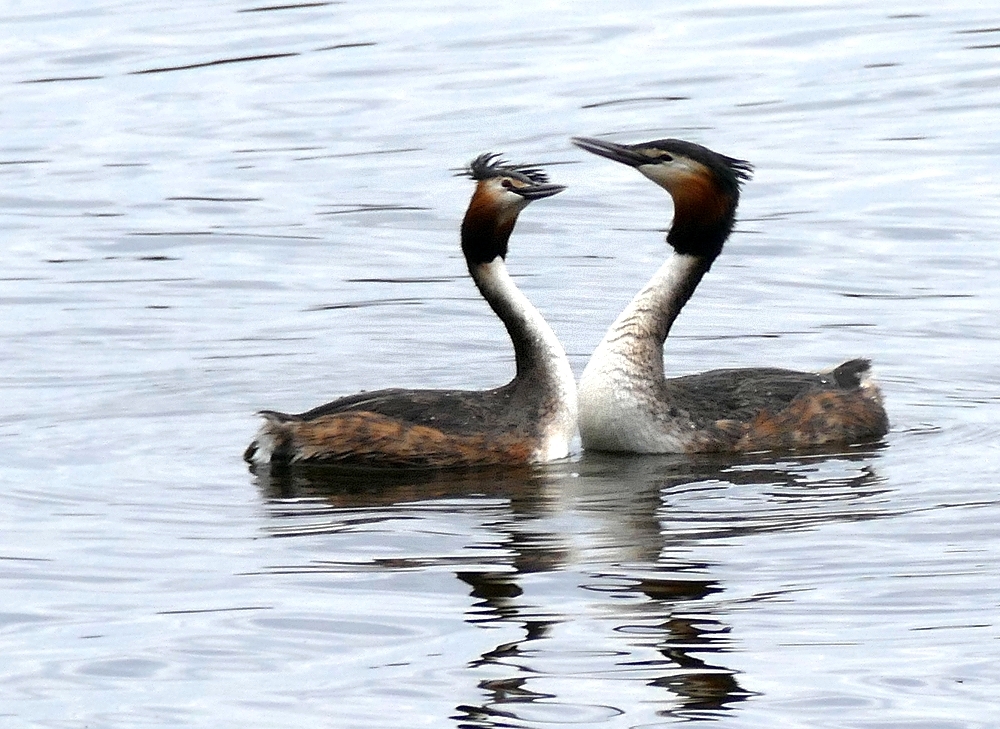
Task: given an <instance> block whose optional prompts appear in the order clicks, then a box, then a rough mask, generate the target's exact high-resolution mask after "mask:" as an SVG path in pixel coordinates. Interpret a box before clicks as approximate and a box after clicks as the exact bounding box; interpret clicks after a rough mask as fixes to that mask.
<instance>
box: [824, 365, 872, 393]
mask: <svg viewBox="0 0 1000 729" xmlns="http://www.w3.org/2000/svg"><path fill="white" fill-rule="evenodd" d="M832 374H833V379H834V380H836V382H837V385H838V387H842V388H843V389H845V390H853V389H855V388H858V387H863V386H865V385H867V384H868V383H869V382H871V380H872V362H871V360H870V359H852V360H848V361H847V362H844V364H842V365H840V366H839V367H835V368H834V369H833V372H832Z"/></svg>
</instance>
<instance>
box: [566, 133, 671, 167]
mask: <svg viewBox="0 0 1000 729" xmlns="http://www.w3.org/2000/svg"><path fill="white" fill-rule="evenodd" d="M570 141H571V142H573V144H575V145H576V146H577V147H579V148H580V149H585V150H587V151H588V152H591V153H593V154H596V155H598V156H599V157H607V158H608V159H611V160H614V161H615V162H621V163H622V164H624V165H628V166H629V167H639V166H640V165H648V164H649V163H650V162H654V161H655V160H652V159H650V158H649V157H647V156H646V155H645V154H643V153H642V152H638V151H636V150H635V148H634V147H631V146H628V145H624V144H615V143H614V142H605V141H604V140H603V139H594V138H593V137H573V138H572V139H571V140H570Z"/></svg>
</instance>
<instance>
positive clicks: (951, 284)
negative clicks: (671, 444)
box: [0, 0, 1000, 729]
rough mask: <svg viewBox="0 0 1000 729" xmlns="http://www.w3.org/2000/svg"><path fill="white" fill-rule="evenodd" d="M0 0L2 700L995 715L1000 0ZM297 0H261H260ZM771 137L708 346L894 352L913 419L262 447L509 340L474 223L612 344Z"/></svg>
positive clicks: (699, 343)
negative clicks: (703, 157)
mask: <svg viewBox="0 0 1000 729" xmlns="http://www.w3.org/2000/svg"><path fill="white" fill-rule="evenodd" d="M282 5H285V4H284V3H267V2H261V3H253V2H246V3H232V2H220V3H211V4H198V3H190V2H180V3H178V2H171V3H160V4H157V3H148V2H131V3H122V2H107V3H103V4H99V3H95V2H90V3H87V2H76V3H67V2H58V3H56V2H45V1H44V0H43V1H42V2H31V3H26V2H9V3H7V4H6V5H4V6H3V7H2V8H0V41H2V42H0V88H2V90H3V92H2V96H0V98H2V100H3V103H2V104H0V240H2V243H3V244H2V245H0V341H2V343H3V345H2V348H0V403H2V405H0V454H2V456H3V458H2V461H0V484H2V488H0V590H2V595H3V602H2V605H0V655H2V656H3V660H2V662H0V725H2V726H4V727H7V726H10V727H18V728H19V727H89V728H91V729H96V728H98V727H125V726H143V727H145V726H151V727H174V726H189V727H212V728H213V729H219V728H225V727H240V728H241V729H245V728H246V727H257V726H260V727H293V726H294V727H296V728H298V727H303V726H330V727H407V728H408V729H410V728H412V727H423V726H426V727H456V728H457V727H461V728H463V729H465V728H467V727H496V728H499V727H524V728H528V727H531V728H534V727H545V726H566V725H570V726H595V727H609V729H610V728H615V729H617V728H618V727H653V726H666V725H671V724H676V723H683V722H692V721H693V722H696V723H698V724H699V725H705V726H709V725H712V726H719V727H726V728H728V727H761V728H767V729H775V728H778V729H781V728H784V727H809V728H810V729H811V728H813V727H837V728H842V727H878V728H880V729H881V728H885V727H903V726H905V727H920V728H921V729H927V728H931V727H933V728H934V729H939V728H940V729H951V728H953V727H955V728H957V727H962V728H965V727H993V726H995V725H996V716H997V715H998V711H1000V703H998V701H997V699H996V697H995V694H996V686H997V685H998V683H1000V669H998V665H1000V660H998V659H1000V627H998V625H1000V587H998V583H997V579H996V576H997V564H998V563H1000V527H998V524H1000V496H998V481H1000V478H998V476H1000V448H998V445H997V443H998V440H1000V364H998V362H1000V345H998V343H997V336H996V333H995V329H996V321H997V311H1000V283H998V281H1000V254H998V252H997V251H998V248H997V243H996V242H997V240H998V239H1000V222H998V221H1000V195H998V192H997V190H998V187H997V183H996V179H997V173H996V170H997V168H998V162H1000V132H998V128H997V124H996V109H997V108H998V103H1000V71H998V70H997V69H998V68H1000V65H998V64H1000V30H998V28H1000V21H998V19H997V16H996V13H995V12H994V11H992V10H990V9H988V8H984V7H980V4H979V3H972V2H965V3H951V4H947V3H946V4H935V5H933V6H932V5H927V6H918V7H916V8H914V6H912V5H909V4H904V3H890V4H882V5H870V4H843V5H811V6H801V5H799V4H794V3H793V4H786V5H780V4H779V5H775V4H759V3H739V2H688V3H670V4H653V3H639V2H632V3H627V2H626V3H616V4H614V5H608V4H602V3H592V2H586V3H547V4H544V5H542V6H541V7H531V6H525V5H523V4H521V5H518V4H509V3H508V4H496V3H471V4H470V3H462V4H458V3H438V4H435V5H428V4H427V3H416V2H411V3H406V2H397V3H388V2H385V3H379V2H364V3H361V2H354V1H353V0H349V1H347V2H330V3H303V4H302V5H300V6H298V7H284V8H282V7H279V6H282ZM269 7H270V8H271V9H268V8H269ZM574 134H583V135H592V136H593V135H605V134H607V135H610V137H611V138H612V139H615V140H617V141H622V142H634V141H644V140H647V139H654V138H659V137H665V136H676V137H681V138H686V139H691V140H693V141H697V142H701V143H703V144H707V145H709V146H711V147H713V148H715V149H717V150H719V151H722V152H724V153H727V154H730V155H733V156H737V157H743V158H746V159H749V160H751V161H752V162H754V163H755V164H756V166H757V172H756V175H755V178H754V180H753V181H752V182H751V183H749V184H748V185H747V186H746V189H745V193H744V198H743V203H742V205H741V209H740V223H739V226H738V232H737V233H736V234H735V235H734V236H733V238H732V240H731V241H730V243H729V244H728V246H727V249H726V251H725V252H724V253H723V256H722V258H720V259H719V261H718V262H717V263H716V265H715V266H714V267H713V270H712V272H711V273H710V275H709V276H708V277H707V278H706V280H705V281H704V283H703V284H702V286H701V287H700V288H699V290H698V293H697V294H696V296H695V298H694V299H693V300H692V302H691V304H690V305H689V307H688V308H687V309H686V310H685V312H684V314H683V316H682V318H681V320H680V321H679V323H678V325H677V327H676V328H675V330H674V332H673V333H672V334H671V340H670V343H669V344H668V348H667V349H668V355H667V364H668V368H669V369H670V370H671V371H672V372H675V373H682V372H694V371H699V370H703V369H710V368H713V367H722V366H746V365H760V364H775V365H782V366H791V367H796V368H800V369H808V368H821V367H827V366H831V365H834V364H837V363H838V362H840V361H842V360H844V359H847V358H849V357H855V356H868V357H871V358H872V359H873V360H874V362H875V365H876V368H877V373H878V377H879V379H880V381H881V383H882V385H883V388H884V391H885V395H886V399H887V406H888V409H889V412H890V416H891V419H892V425H893V427H892V432H891V433H890V435H889V436H888V438H886V440H885V443H884V444H883V445H882V447H879V448H869V449H853V450H851V451H849V452H846V453H842V454H834V455H830V454H827V455H808V454H802V455H794V456H761V457H755V458H750V459H740V460H726V459H688V458H671V457H664V458H602V457H594V456H591V455H583V454H581V453H580V452H579V451H577V452H576V453H575V455H574V457H573V458H572V459H571V462H569V463H565V464H557V465H554V466H552V467H549V468H545V469H542V470H541V471H539V472H538V473H536V474H534V475H531V476H525V475H523V474H521V475H517V474H502V473H486V474H477V475H475V476H458V475H454V476H442V477H440V478H438V479H435V480H432V481H427V480H409V481H406V480H403V481H398V482H393V483H382V482H374V481H372V480H370V479H368V480H365V479H362V480H354V481H349V482H345V481H343V480H341V481H333V482H332V481H330V480H329V479H323V478H321V477H319V476H316V475H315V474H300V475H298V476H296V477H295V478H293V479H285V480H276V481H273V482H272V481H269V480H268V479H261V478H256V477H254V476H252V475H251V474H248V473H247V471H246V469H245V467H244V465H243V464H242V462H241V460H240V454H241V451H242V449H243V447H244V446H245V445H246V443H247V441H248V440H249V438H250V437H251V435H252V433H253V431H254V429H255V428H256V422H255V419H254V417H253V412H254V411H255V410H257V409H260V408H263V407H270V408H277V409H282V410H287V411H297V410H302V409H305V408H308V407H311V406H313V405H317V404H320V403H321V402H324V401H326V400H329V399H332V398H333V397H335V396H338V395H342V394H348V393H351V392H354V391H357V390H360V389H366V388H375V387H382V386H388V385H399V386H414V387H488V386H493V385H496V384H500V383H502V382H504V381H506V379H507V378H509V376H510V373H511V371H512V361H513V357H512V355H511V352H510V348H509V345H508V343H507V342H506V341H505V338H504V334H503V330H502V328H501V327H500V325H499V324H498V323H497V322H496V321H495V320H493V318H492V316H491V314H490V312H489V310H488V309H487V307H486V306H485V304H483V303H482V301H481V300H480V299H479V298H478V296H477V295H476V292H475V290H474V287H473V286H472V285H471V283H470V282H469V281H468V280H467V277H466V275H465V271H464V265H463V262H462V259H461V254H460V252H459V250H458V244H457V227H458V221H459V220H460V217H461V215H462V212H463V210H464V207H465V205H466V202H467V200H468V195H469V193H470V189H471V188H470V184H469V182H468V181H467V180H463V179H461V178H458V177H454V176H453V174H454V171H455V169H456V168H459V167H461V166H462V165H463V164H464V163H466V162H467V161H468V160H469V159H471V158H472V157H474V156H475V155H477V154H479V153H480V152H483V151H503V152H505V153H506V154H507V156H508V157H509V158H510V159H511V160H513V161H518V162H538V163H543V164H546V165H547V166H548V169H549V172H550V173H551V176H552V177H553V179H554V181H556V182H559V183H562V184H566V185H568V189H567V190H566V191H565V192H564V193H562V194H561V195H559V196H557V197H554V198H552V199H550V200H545V201H543V202H540V203H537V204H535V205H533V206H532V207H531V208H529V209H528V210H527V211H526V212H525V213H524V214H523V215H522V217H521V222H520V223H519V226H518V229H517V231H516V233H515V237H514V238H513V239H512V243H511V252H510V255H509V257H508V262H509V265H510V268H511V270H512V272H513V273H514V274H515V276H516V277H517V280H518V282H519V283H520V285H521V286H522V288H523V289H524V291H525V293H526V294H527V295H528V296H529V297H530V298H531V299H532V300H533V301H534V302H535V303H536V304H537V305H538V307H539V308H540V309H541V310H542V311H543V312H544V314H545V315H546V317H547V318H548V319H549V321H550V322H551V323H552V325H553V327H554V328H555V329H556V331H557V333H558V334H559V336H560V337H561V339H562V340H563V342H564V343H565V345H566V347H567V349H568V351H569V352H570V356H571V359H572V361H573V365H574V367H575V369H576V370H577V372H579V371H581V370H582V368H583V366H584V364H585V363H586V360H587V357H588V355H589V353H590V351H591V350H592V349H593V347H594V346H595V345H596V343H597V342H598V341H599V340H600V337H601V336H602V334H603V331H604V329H605V328H606V327H607V325H608V324H609V323H610V322H611V321H612V319H613V318H614V316H615V315H616V314H617V312H618V311H619V310H620V309H621V307H622V306H623V305H624V303H625V302H626V301H627V300H628V299H629V298H630V296H631V295H632V294H633V293H634V292H635V291H636V290H637V289H638V288H639V287H640V286H641V285H642V283H643V282H644V281H645V280H646V278H647V277H648V276H649V275H650V274H651V273H652V271H653V270H655V268H656V266H657V265H658V264H659V262H660V261H661V260H662V259H663V257H664V255H665V254H666V248H665V245H664V243H663V241H662V233H659V232H657V231H658V230H663V229H664V228H666V226H667V225H668V224H669V219H670V208H669V202H668V200H667V198H666V196H665V195H664V194H663V193H662V191H660V190H658V189H657V188H656V187H655V186H653V185H651V184H650V183H648V182H647V181H645V180H644V179H642V178H641V177H640V176H639V175H637V174H635V172H634V171H631V170H628V169H626V168H625V167H622V166H617V165H614V164H612V163H610V162H607V161H605V160H601V159H598V158H596V157H593V156H591V155H587V154H586V153H584V152H582V151H579V150H576V149H575V148H573V147H572V146H571V145H570V144H569V142H568V137H570V136H571V135H574Z"/></svg>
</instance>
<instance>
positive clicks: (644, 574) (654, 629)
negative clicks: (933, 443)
mask: <svg viewBox="0 0 1000 729" xmlns="http://www.w3.org/2000/svg"><path fill="white" fill-rule="evenodd" d="M879 453H880V449H879V448H878V447H872V448H866V449H857V450H853V451H850V452H837V453H830V454H812V455H790V456H775V455H773V454H769V455H756V456H748V457H745V458H742V459H740V460H738V461H732V460H727V459H724V458H715V457H699V458H691V457H686V456H665V457H647V458H637V457H626V456H609V455H594V454H587V455H585V456H583V457H582V458H581V459H580V460H579V461H577V462H574V463H565V464H559V465H555V466H551V467H546V468H526V469H523V470H484V471H475V472H458V473H453V472H431V471H428V472H417V473H405V472H377V471H369V470H354V469H351V470H348V469H330V468H322V467H319V468H316V467H314V468H294V469H290V470H285V471H284V472H282V473H275V474H271V473H266V472H265V473H261V474H258V475H257V482H258V485H259V488H260V489H261V492H262V494H263V495H264V497H265V499H266V503H267V506H268V513H269V514H270V515H271V517H272V519H273V521H274V524H273V526H272V527H271V529H270V533H271V534H272V535H273V536H280V537H296V536H308V535H316V534H323V533H328V534H336V533H338V532H339V531H341V530H342V529H344V528H350V529H352V530H359V529H360V530H362V531H365V530H366V529H373V531H372V534H373V535H374V534H375V533H376V532H375V531H374V528H375V526H376V525H378V524H379V523H381V522H382V521H385V520H388V519H398V518H400V517H401V516H403V515H405V516H406V518H408V519H411V520H412V522H411V523H412V526H413V528H414V529H415V530H419V529H420V528H421V527H420V519H421V511H422V510H423V509H425V508H427V507H428V506H434V505H436V506H435V509H436V510H438V511H439V512H440V510H443V511H444V512H445V513H447V512H448V511H450V510H455V511H456V513H458V512H461V511H463V510H464V511H474V510H475V509H476V508H477V507H479V506H482V505H483V504H484V503H489V504H491V505H492V508H491V509H490V510H489V511H488V516H485V517H483V518H482V519H481V520H480V526H481V527H482V528H484V529H485V530H486V532H487V534H488V536H487V537H485V538H481V539H480V544H469V545H467V548H469V549H471V550H473V551H474V552H475V554H474V556H469V557H462V556H456V555H454V554H448V555H442V556H440V557H435V556H433V555H425V556H421V557H416V556H408V555H402V556H400V557H398V558H377V559H372V560H370V561H367V562H350V561H347V562H339V563H338V562H337V561H335V560H331V561H326V560H313V561H311V562H310V563H308V564H302V565H282V566H280V567H275V568H273V569H274V571H281V572H300V573H321V572H324V571H334V572H338V571H342V572H355V573H356V572H365V571H369V570H376V571H380V572H384V571H389V572H392V571H397V570H404V571H412V570H440V569H442V568H444V569H448V570H450V571H452V573H453V574H454V576H455V577H456V578H457V579H458V580H459V581H461V582H462V583H463V584H464V585H467V586H468V589H469V592H468V594H469V599H470V604H469V607H468V609H467V612H466V615H465V620H466V622H467V623H468V624H469V625H474V626H478V627H480V628H483V629H494V628H508V629H509V628H515V629H516V633H518V634H519V636H520V637H516V638H514V639H513V640H512V639H510V637H509V630H506V631H502V634H503V635H504V639H503V641H502V642H500V643H498V644H496V645H495V646H493V647H492V648H490V649H488V650H486V651H483V652H482V653H481V654H480V655H479V657H478V658H476V659H474V660H472V661H470V662H469V663H468V665H467V666H466V671H465V672H466V674H467V680H468V681H470V682H474V683H475V685H476V686H477V687H478V688H479V690H480V691H481V692H482V697H483V700H482V703H480V704H476V705H470V704H460V705H458V706H456V707H455V714H454V715H453V719H454V720H455V721H457V722H458V725H459V726H461V727H501V726H522V725H527V724H526V723H530V722H531V721H541V720H544V718H545V717H546V716H547V715H548V712H549V711H552V710H555V709H558V710H559V711H564V712H567V713H566V714H565V716H564V720H566V721H571V722H579V723H586V721H587V720H588V719H587V717H591V718H594V717H596V716H598V715H601V714H602V712H611V713H612V714H617V713H621V712H627V711H629V706H628V704H621V705H613V704H612V703H606V702H608V701H610V700H611V699H612V697H613V692H598V694H597V695H595V696H594V697H593V698H594V699H595V700H596V699H600V700H601V703H597V704H582V703H580V702H579V701H573V700H572V698H571V697H569V696H564V695H562V693H561V692H560V690H559V688H558V685H559V683H560V682H561V681H565V680H567V679H577V680H598V679H599V680H602V681H605V680H611V681H613V682H616V683H617V685H620V686H621V685H625V684H628V683H632V682H635V683H638V684H641V685H643V686H646V687H651V688H652V687H655V688H659V689H663V690H664V692H665V693H664V695H663V698H662V699H661V702H662V706H661V707H660V708H658V709H657V710H656V712H655V713H656V714H657V715H658V716H660V717H663V718H664V719H671V720H684V719H687V720H690V719H717V718H720V717H722V716H724V715H726V714H727V713H729V712H731V711H732V710H733V708H734V707H736V706H738V705H739V704H740V703H741V702H744V701H745V700H747V699H748V698H751V697H752V696H754V692H753V691H750V690H748V689H747V688H745V687H743V686H742V685H741V682H740V675H739V672H738V671H737V670H735V669H733V668H731V667H729V666H727V665H726V662H727V661H726V656H727V655H728V654H729V653H730V652H731V651H732V650H733V645H734V640H738V639H734V636H733V635H732V632H731V627H730V625H729V624H728V623H727V619H726V614H727V612H728V610H730V609H732V607H733V604H734V601H733V600H732V599H731V598H730V597H729V596H727V594H726V591H727V586H726V584H725V583H724V582H723V581H722V580H720V579H719V578H718V577H716V576H714V575H713V568H714V565H713V564H712V563H711V562H707V561H705V560H699V559H693V558H692V556H691V555H692V551H691V547H692V546H697V545H704V544H706V543H712V542H715V541H726V540H733V539H743V538H746V537H748V536H751V535H754V534H760V533H767V532H782V531H797V530H806V529H812V528H816V527H817V526H819V525H821V524H823V523H833V522H848V521H861V520H870V519H876V518H879V517H884V516H888V515H890V514H891V513H892V511H891V510H890V508H889V506H888V502H887V499H886V496H887V494H888V493H889V491H890V489H889V488H888V487H887V486H886V485H885V483H884V481H883V480H882V479H881V478H880V477H879V476H878V473H877V462H878V458H879ZM498 504H499V506H497V505H498ZM576 529H581V531H576ZM580 543H583V544H584V545H585V546H584V547H583V548H582V549H581V548H580V547H577V546H576V545H578V544H580ZM560 574H569V575H571V579H572V580H574V581H575V583H576V585H575V587H576V592H577V597H575V598H574V599H581V600H583V601H584V602H583V603H582V607H581V608H578V609H577V610H576V611H573V612H570V613H567V612H566V610H567V608H566V607H565V606H563V605H561V604H560V603H561V602H562V601H564V600H565V599H566V596H565V594H563V592H562V591H557V592H555V593H553V592H551V591H549V590H547V589H545V588H544V582H545V576H546V575H549V576H551V577H555V576H558V575H560ZM540 578H541V582H540V581H539V580H540ZM579 596H582V597H579ZM776 597H778V594H776V593H769V594H759V595H753V596H751V597H749V598H744V601H746V602H765V603H766V602H767V601H768V600H773V599H775V598H776ZM581 612H582V613H583V614H580V613H581ZM581 621H586V622H589V623H591V624H592V625H593V626H594V630H595V631H596V632H595V633H594V634H593V635H591V636H590V637H589V638H587V639H585V640H581V639H580V638H579V637H577V638H575V639H567V638H565V637H563V636H562V635H561V633H562V631H563V629H565V628H572V627H573V626H574V624H579V623H580V622H581ZM482 674H486V675H488V676H489V677H488V678H481V677H480V676H481V675H482ZM622 682H624V683H622ZM538 712H541V713H538Z"/></svg>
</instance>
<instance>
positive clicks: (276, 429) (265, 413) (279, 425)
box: [243, 410, 295, 466]
mask: <svg viewBox="0 0 1000 729" xmlns="http://www.w3.org/2000/svg"><path fill="white" fill-rule="evenodd" d="M258 415H261V416H262V417H263V418H264V423H263V424H262V425H261V426H260V430H258V431H257V435H256V436H255V437H254V439H253V440H252V441H251V442H250V445H248V446H247V449H246V450H245V451H243V460H244V461H246V462H247V463H251V464H253V465H255V466H260V465H264V464H267V463H287V462H288V461H289V460H290V459H291V457H292V429H291V428H290V427H289V423H291V422H292V421H294V420H295V418H294V417H292V416H291V415H286V414H285V413H279V412H275V411H273V410H262V411H261V412H259V413H258Z"/></svg>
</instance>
